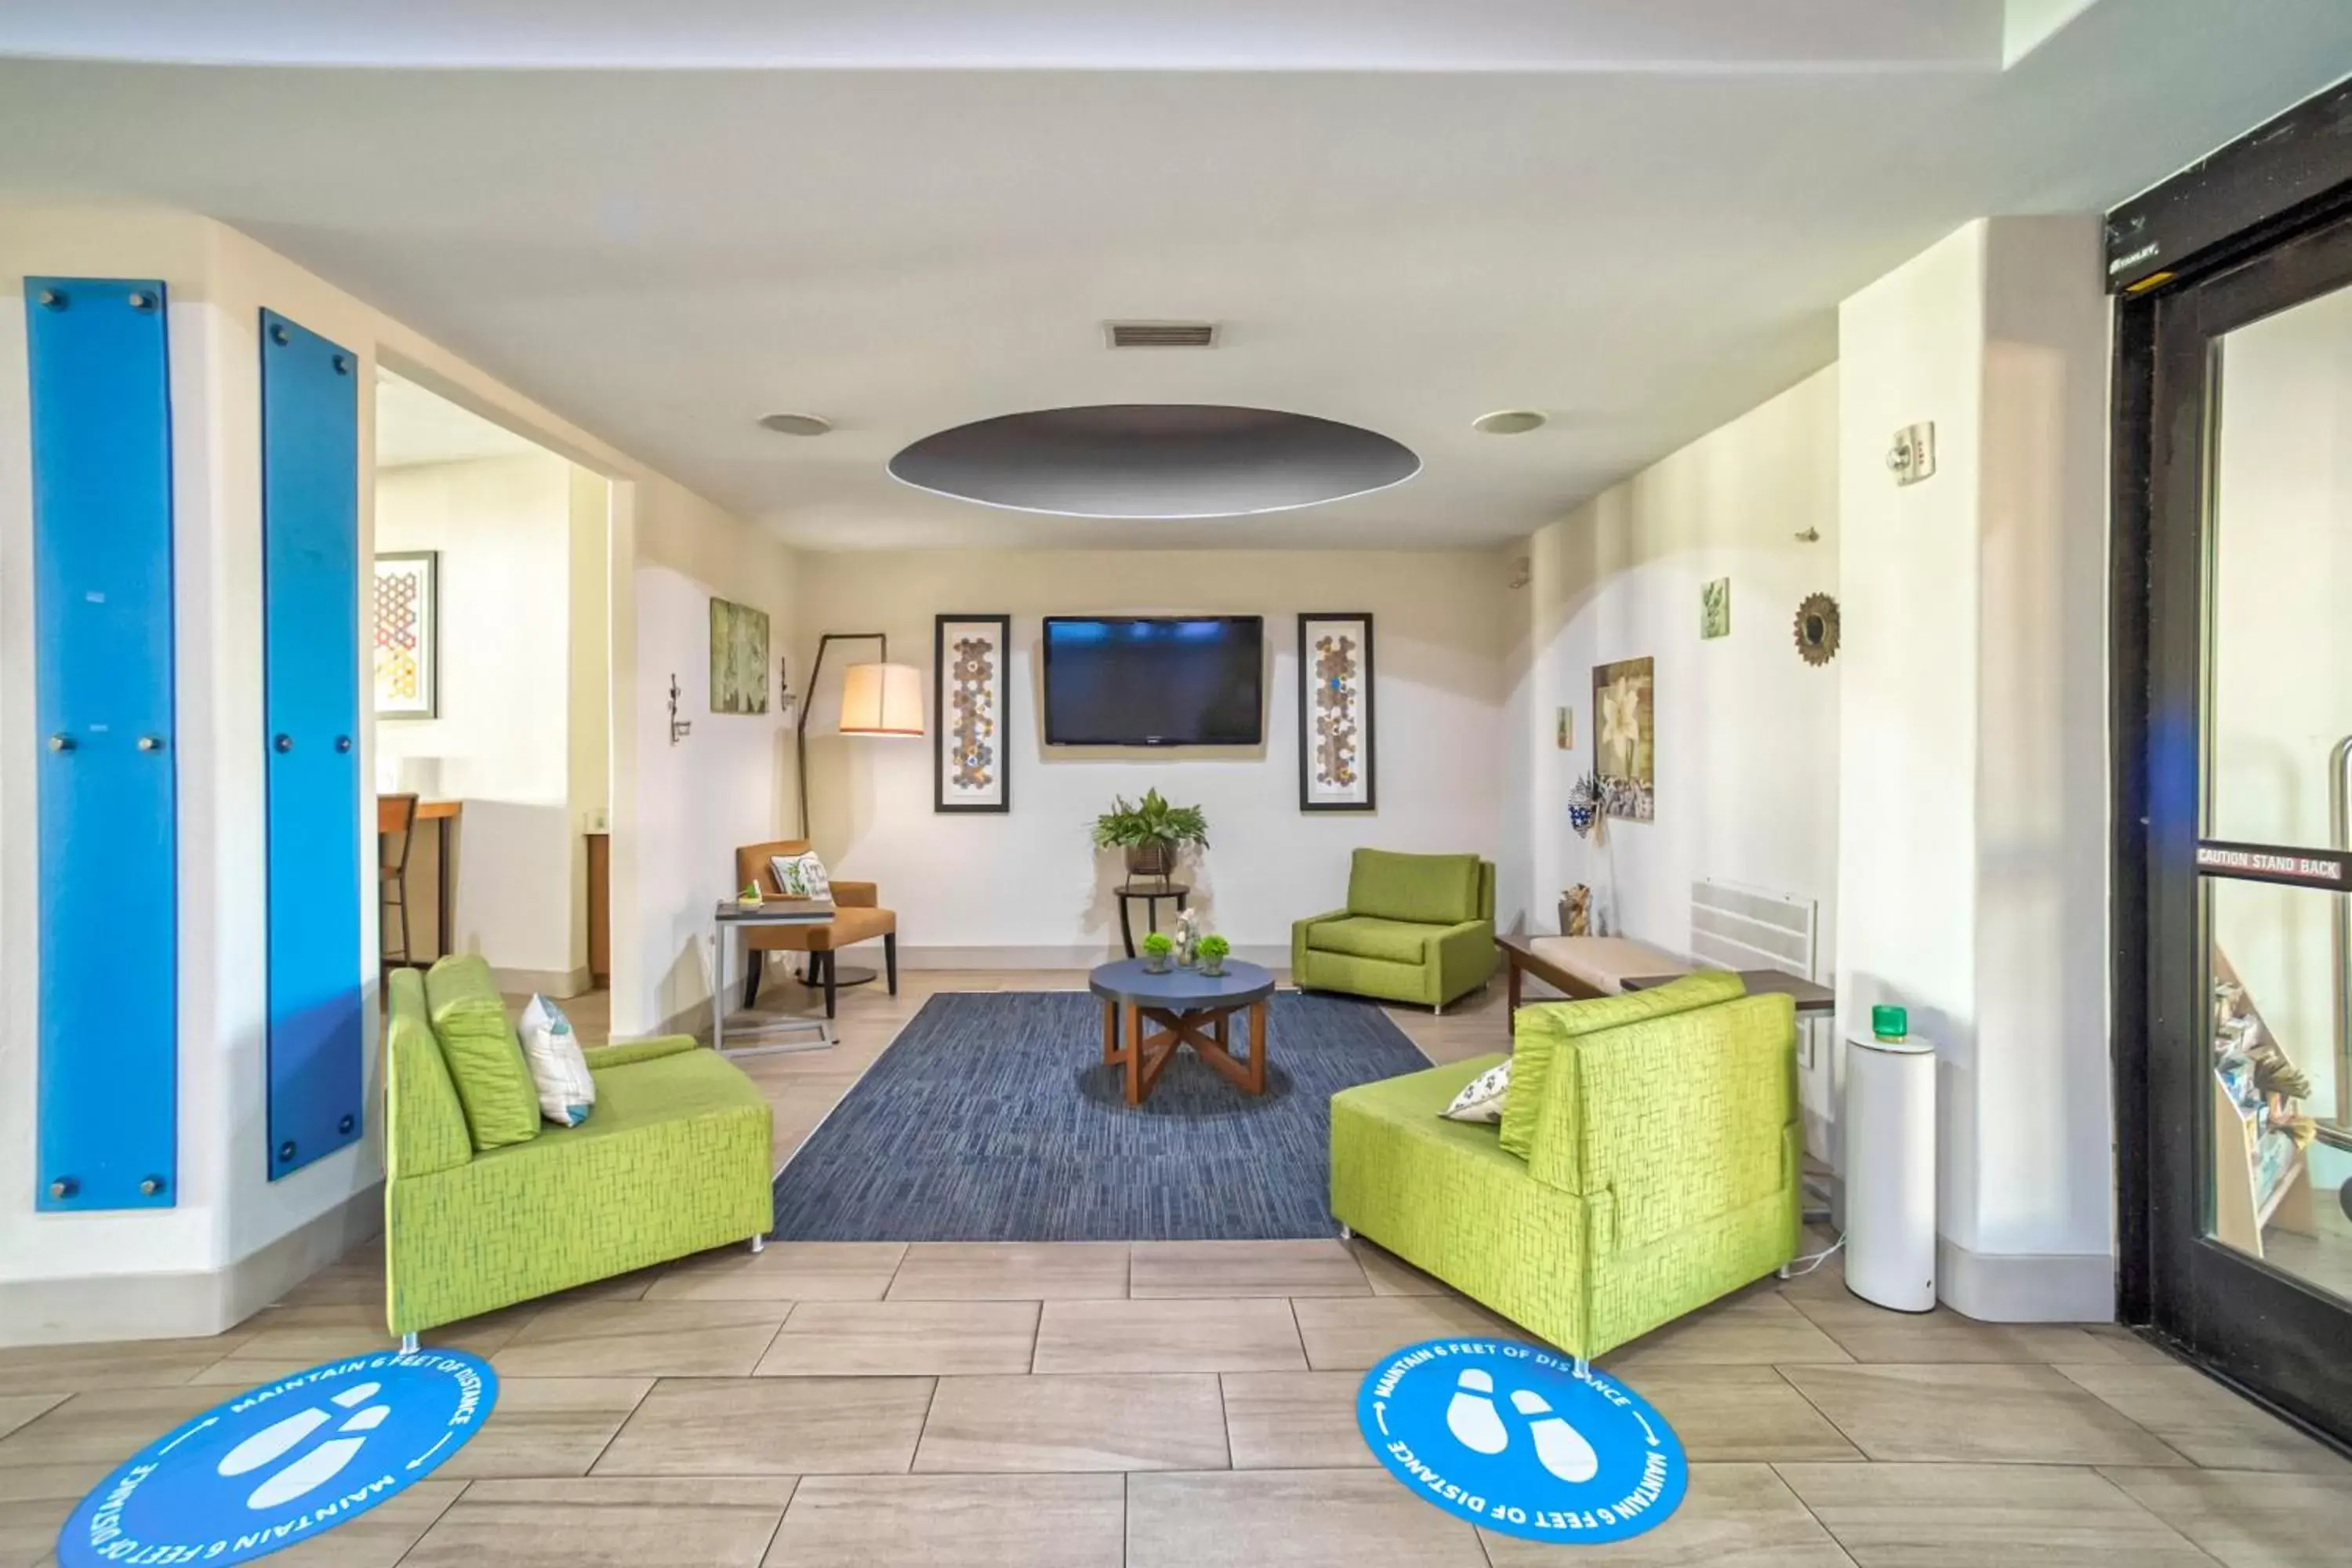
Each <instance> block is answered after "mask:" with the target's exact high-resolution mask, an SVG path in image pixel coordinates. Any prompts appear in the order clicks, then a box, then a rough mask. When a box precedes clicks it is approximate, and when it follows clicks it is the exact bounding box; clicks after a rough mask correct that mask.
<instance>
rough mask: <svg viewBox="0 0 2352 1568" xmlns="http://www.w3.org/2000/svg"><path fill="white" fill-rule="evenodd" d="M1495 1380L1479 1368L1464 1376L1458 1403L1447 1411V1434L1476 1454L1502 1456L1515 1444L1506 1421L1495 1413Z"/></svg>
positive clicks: (1455, 1399)
mask: <svg viewBox="0 0 2352 1568" xmlns="http://www.w3.org/2000/svg"><path fill="white" fill-rule="evenodd" d="M1494 1392H1495V1380H1494V1379H1493V1378H1492V1377H1490V1376H1488V1375H1487V1374H1486V1373H1483V1372H1480V1371H1478V1370H1477V1369H1475V1367H1474V1368H1472V1369H1471V1370H1469V1371H1467V1372H1465V1373H1463V1374H1462V1381H1461V1383H1460V1384H1459V1385H1458V1386H1456V1387H1455V1389H1454V1403H1452V1404H1451V1405H1447V1406H1446V1407H1445V1426H1446V1430H1448V1431H1450V1432H1452V1433H1453V1434H1454V1441H1455V1442H1457V1443H1459V1444H1461V1445H1462V1446H1463V1447H1465V1448H1468V1449H1470V1450H1471V1451H1472V1452H1474V1453H1479V1454H1499V1453H1501V1452H1502V1451H1503V1450H1504V1448H1505V1447H1508V1446H1509V1444H1510V1441H1511V1434H1510V1433H1509V1432H1508V1431H1507V1429H1505V1427H1504V1426H1503V1417H1502V1415H1500V1414H1499V1413H1497V1412H1496V1409H1495V1401H1494V1399H1493V1397H1492V1396H1493V1394H1494Z"/></svg>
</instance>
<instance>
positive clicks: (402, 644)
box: [375, 550, 441, 719]
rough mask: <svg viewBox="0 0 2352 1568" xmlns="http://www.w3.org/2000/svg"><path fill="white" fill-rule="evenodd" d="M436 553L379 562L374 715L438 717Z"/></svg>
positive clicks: (408, 553) (401, 553) (438, 558)
mask: <svg viewBox="0 0 2352 1568" xmlns="http://www.w3.org/2000/svg"><path fill="white" fill-rule="evenodd" d="M440 575H441V552H439V551H437V550H404V551H397V552H392V553H389V554H384V555H379V556H377V557H376V558H375V716H376V717H377V718H379V719H431V718H435V717H436V716H437V715H438V714H439V712H440V697H441V654H440V644H439V638H440V632H441V626H440V616H441V605H440V598H439V593H440Z"/></svg>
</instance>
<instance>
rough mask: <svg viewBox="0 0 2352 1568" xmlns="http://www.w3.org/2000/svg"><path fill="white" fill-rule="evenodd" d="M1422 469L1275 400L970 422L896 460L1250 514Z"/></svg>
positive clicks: (1146, 504)
mask: <svg viewBox="0 0 2352 1568" xmlns="http://www.w3.org/2000/svg"><path fill="white" fill-rule="evenodd" d="M1420 471H1421V459H1420V458H1417V457H1415V456H1414V455H1413V453H1412V449H1411V448H1409V447H1403V446H1402V445H1400V444H1398V443H1397V442H1394V441H1391V440H1390V439H1389V438H1388V437H1385V436H1381V435H1377V434H1375V433H1374V432H1372V431H1370V430H1363V429H1359V428H1358V427H1357V426H1353V425H1342V424H1340V423H1339V422H1338V421H1337V420H1332V419H1318V418H1316V417H1314V416H1312V415H1307V414H1284V413H1281V412H1279V411H1277V410H1275V409H1271V408H1230V407H1225V406H1223V405H1217V404H1204V403H1112V404H1099V405H1093V406H1090V407H1085V408H1044V409H1039V410H1037V411H1035V412H1034V413H1029V414H1006V415H1002V416H998V417H996V418H994V419H982V420H979V421H977V422H975V423H973V424H971V425H959V426H956V427H955V428H954V429H952V430H942V431H940V433H939V434H938V435H936V436H927V437H924V438H923V439H921V440H919V441H918V442H916V443H915V444H914V445H913V446H911V447H907V448H906V449H905V450H903V451H901V452H900V453H899V454H898V456H897V457H895V458H891V459H890V472H891V475H892V476H893V477H894V478H896V479H900V480H903V481H904V482H905V483H907V484H910V485H913V486H914V487H915V488H916V489H926V490H930V491H933V492H935V493H937V494H940V495H944V496H954V497H956V498H957V499H958V500H970V501H978V502H980V503H981V504H982V505H983V506H998V507H1009V508H1012V509H1013V510H1020V511H1042V512H1054V513H1056V514H1059V515H1061V516H1064V517H1124V518H1180V517H1244V516H1247V515H1249V514H1251V513H1253V512H1262V511H1285V510H1289V509H1291V508H1294V507H1302V506H1315V505H1318V504H1319V503H1321V502H1324V501H1334V500H1343V499H1345V498H1347V497H1349V496H1359V495H1362V494H1364V493H1365V492H1367V491H1369V490H1378V489H1387V488H1388V487H1389V486H1391V485H1396V484H1402V483H1403V482H1404V481H1405V480H1407V479H1411V478H1412V476H1413V475H1415V474H1417V473H1419V472H1420Z"/></svg>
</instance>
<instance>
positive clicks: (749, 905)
mask: <svg viewBox="0 0 2352 1568" xmlns="http://www.w3.org/2000/svg"><path fill="white" fill-rule="evenodd" d="M766 902H767V900H765V899H763V898H761V896H760V884H759V883H757V882H746V883H744V884H743V890H742V891H741V892H740V893H738V894H736V895H735V905H736V907H737V908H738V909H745V910H756V909H758V908H759V907H760V906H761V905H762V904H764V903H766Z"/></svg>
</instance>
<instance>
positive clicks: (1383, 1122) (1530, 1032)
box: [1331, 972, 1804, 1359]
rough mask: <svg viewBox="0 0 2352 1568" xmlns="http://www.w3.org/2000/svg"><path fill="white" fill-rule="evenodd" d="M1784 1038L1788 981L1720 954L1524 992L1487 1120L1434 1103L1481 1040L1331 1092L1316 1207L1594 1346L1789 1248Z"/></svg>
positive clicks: (1569, 1345)
mask: <svg viewBox="0 0 2352 1568" xmlns="http://www.w3.org/2000/svg"><path fill="white" fill-rule="evenodd" d="M1796 1042H1797V1021H1796V1012H1795V1009H1794V1008H1793V1006H1792V1005H1790V1000H1789V998H1788V997H1786V996H1747V995H1743V994H1741V986H1740V984H1739V977H1738V975H1736V974H1727V973H1720V972H1717V973H1704V974H1695V975H1691V976H1689V977H1687V978H1685V979H1683V980H1678V981H1676V982H1675V983H1674V984H1670V985H1663V986H1660V987H1658V988H1657V989H1655V990H1652V991H1643V992H1639V993H1636V994H1631V995H1625V996H1609V997H1602V998H1601V999H1599V1000H1597V1001H1591V1002H1570V1003H1558V1004H1542V1005H1535V1006H1529V1007H1522V1008H1521V1009H1520V1010H1519V1015H1518V1019H1517V1027H1516V1031H1515V1036H1514V1044H1513V1058H1514V1059H1513V1064H1512V1068H1511V1090H1510V1099H1509V1100H1508V1101H1507V1104H1506V1107H1505V1111H1504V1115H1505V1121H1504V1122H1503V1124H1502V1125H1501V1126H1499V1127H1498V1126H1496V1125H1493V1124H1486V1123H1475V1122H1463V1121H1447V1120H1446V1119H1445V1118H1444V1117H1443V1116H1441V1115H1439V1114H1438V1113H1439V1112H1440V1111H1442V1110H1444V1109H1445V1108H1446V1106H1447V1105H1448V1104H1450V1103H1452V1101H1453V1099H1454V1096H1455V1095H1456V1094H1458V1093H1459V1092H1461V1090H1462V1089H1463V1087H1464V1086H1465V1085H1466V1084H1467V1083H1469V1081H1470V1080H1471V1079H1474V1078H1476V1077H1477V1076H1478V1075H1479V1074H1480V1073H1482V1072H1485V1071H1486V1070H1487V1069H1488V1068H1492V1067H1494V1066H1495V1065H1496V1063H1497V1062H1499V1061H1501V1060H1502V1059H1503V1058H1500V1057H1491V1056H1490V1057H1480V1058H1475V1060H1471V1061H1463V1062H1454V1063H1451V1064H1449V1065H1447V1066H1445V1067H1440V1068H1430V1069H1429V1070H1428V1071H1426V1072H1418V1073H1411V1074H1408V1075H1406V1076H1405V1077H1402V1078H1392V1079H1385V1080H1383V1081H1381V1082H1379V1083H1369V1084H1363V1085H1360V1086H1359V1087H1358V1088H1355V1089H1347V1090H1344V1091H1342V1092H1341V1093H1339V1094H1336V1095H1334V1096H1332V1098H1331V1212H1332V1214H1333V1215H1335V1216H1336V1217H1337V1218H1338V1219H1339V1222H1340V1223H1341V1224H1342V1225H1344V1226H1349V1228H1350V1229H1352V1230H1354V1231H1355V1232H1356V1233H1357V1234H1359V1235H1360V1236H1363V1237H1367V1238H1369V1239H1370V1240H1372V1241H1375V1242H1377V1243H1379V1244H1380V1245H1381V1246H1382V1247H1386V1248H1388V1250H1390V1251H1391V1252H1393V1253H1395V1254H1396V1255H1397V1256H1398V1257H1400V1258H1403V1259H1404V1260H1405V1261H1407V1262H1408V1263H1412V1264H1413V1265H1415V1266H1416V1267H1418V1268H1423V1269H1425V1270H1427V1271H1428V1272H1429V1273H1431V1274H1433V1275H1435V1276H1436V1277H1437V1278H1438V1279H1443V1280H1444V1281H1445V1282H1446V1283H1447V1284H1449V1285H1451V1286H1453V1287H1454V1289H1457V1290H1460V1291H1461V1292H1462V1293H1463V1294H1465V1295H1466V1296H1469V1297H1470V1298H1472V1299H1473V1300H1477V1301H1480V1302H1483V1303H1485V1304H1486V1306H1488V1307H1490V1308H1492V1309H1494V1310H1496V1312H1499V1313H1501V1314H1502V1315H1503V1316H1504V1317H1506V1318H1508V1319H1509V1320H1510V1321H1513V1322H1515V1323H1517V1324H1518V1325H1520V1326H1521V1327H1522V1328H1525V1329H1527V1330H1528V1331H1531V1332H1533V1333H1535V1334H1536V1335H1538V1336H1539V1337H1540V1338H1542V1339H1545V1340H1548V1341H1549V1342H1551V1343H1553V1344H1555V1345H1557V1346H1559V1348H1560V1349H1562V1350H1564V1351H1567V1352H1569V1353H1570V1354H1571V1355H1575V1356H1579V1357H1582V1358H1586V1359H1590V1358H1591V1357H1594V1356H1598V1355H1600V1354H1601V1353H1603V1352H1607V1351H1609V1350H1612V1349H1613V1348H1614V1347H1616V1346H1618V1345H1621V1344H1623V1343H1625V1342H1627V1341H1629V1340H1633V1339H1636V1338H1638V1337H1639V1336H1641V1335H1643V1334H1645V1333H1647V1332H1649V1331H1651V1330H1652V1329H1654V1328H1656V1327H1657V1326H1658V1325H1659V1324H1661V1323H1664V1322H1669V1321H1672V1320H1674V1319H1675V1318H1678V1317H1680V1316H1682V1315H1683V1314H1684V1313H1685V1312H1688V1311H1691V1310H1694V1309H1696V1308H1698V1307H1701V1306H1704V1305H1706V1303H1707V1302H1709V1301H1712V1300H1715V1299H1716V1298H1717V1297H1718V1296H1722V1295H1725V1294H1727V1293H1728V1292H1730V1291H1733V1290H1737V1289H1739V1288H1740V1287H1741V1286H1743V1285H1746V1284H1748V1282H1749V1281H1751V1280H1755V1279H1761V1278H1763V1277H1764V1276H1765V1275H1767V1274H1770V1273H1772V1272H1773V1271H1775V1270H1776V1269H1778V1268H1780V1267H1781V1266H1782V1265H1783V1264H1785V1263H1787V1262H1788V1261H1789V1259H1790V1258H1792V1257H1794V1256H1795V1255H1796V1250H1797V1239H1798V1227H1799V1214H1800V1189H1799V1176H1800V1172H1801V1160H1802V1157H1803V1151H1804V1138H1803V1132H1802V1129H1801V1125H1800V1118H1799V1113H1798V1101H1797V1048H1796ZM1522 1095H1528V1096H1529V1097H1530V1099H1529V1101H1528V1103H1526V1104H1522V1103H1521V1099H1520V1097H1521V1096H1522ZM1515 1121H1516V1122H1517V1124H1518V1125H1517V1131H1524V1132H1525V1133H1526V1134H1527V1140H1528V1141H1527V1142H1526V1143H1525V1145H1524V1149H1525V1152H1515V1151H1514V1147H1513V1145H1514V1144H1515V1143H1516V1142H1517V1140H1516V1139H1514V1138H1513V1137H1512V1136H1511V1134H1512V1132H1513V1131H1515V1128H1514V1122H1515Z"/></svg>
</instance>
